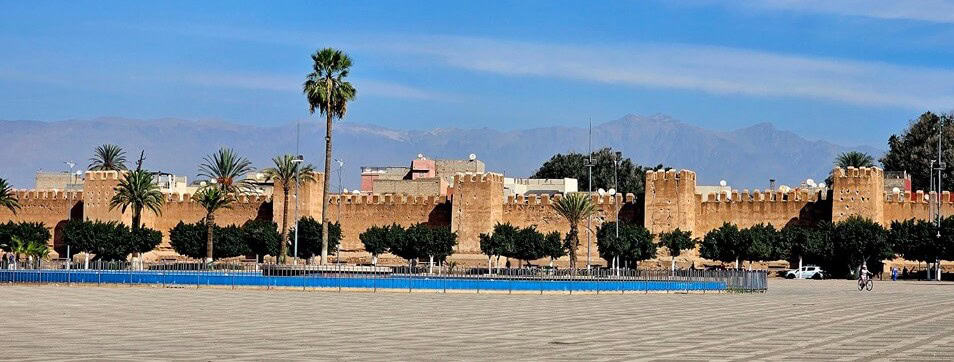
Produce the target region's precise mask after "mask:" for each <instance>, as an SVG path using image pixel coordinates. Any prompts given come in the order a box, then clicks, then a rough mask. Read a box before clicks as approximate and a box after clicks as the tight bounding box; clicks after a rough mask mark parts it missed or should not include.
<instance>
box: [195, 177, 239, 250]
mask: <svg viewBox="0 0 954 362" xmlns="http://www.w3.org/2000/svg"><path fill="white" fill-rule="evenodd" d="M192 199H193V200H195V201H196V202H198V203H199V205H202V207H203V208H205V212H206V215H205V225H206V227H207V228H208V229H207V230H206V241H205V261H206V262H207V263H211V262H212V232H213V231H214V230H215V212H216V211H218V210H220V209H231V208H232V201H233V200H234V198H233V197H232V195H231V194H229V193H227V192H226V191H224V190H222V189H221V188H218V187H204V188H202V189H201V190H199V192H197V193H196V194H195V195H193V196H192Z"/></svg>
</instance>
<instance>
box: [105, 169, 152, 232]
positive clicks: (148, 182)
mask: <svg viewBox="0 0 954 362" xmlns="http://www.w3.org/2000/svg"><path fill="white" fill-rule="evenodd" d="M113 190H114V191H115V192H116V193H115V195H113V197H112V199H110V201H109V209H110V210H113V209H115V208H119V209H120V212H123V213H125V212H126V209H127V208H132V228H133V229H139V227H140V226H142V211H143V209H149V211H152V212H153V213H154V214H156V215H161V214H162V192H160V191H159V185H157V184H156V182H155V181H154V179H153V177H152V173H150V172H148V171H146V170H141V169H136V170H135V171H130V172H127V173H126V174H125V175H123V178H122V179H120V180H119V184H117V185H116V187H115V188H114V189H113Z"/></svg>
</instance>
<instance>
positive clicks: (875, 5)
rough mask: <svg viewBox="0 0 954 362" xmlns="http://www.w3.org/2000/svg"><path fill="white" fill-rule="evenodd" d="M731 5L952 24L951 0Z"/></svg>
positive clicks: (789, 0) (783, 0) (763, 0)
mask: <svg viewBox="0 0 954 362" xmlns="http://www.w3.org/2000/svg"><path fill="white" fill-rule="evenodd" d="M731 3H732V4H733V5H735V6H750V7H760V8H770V9H782V10H795V11H805V12H814V13H827V14H836V15H848V16H862V17H869V18H878V19H904V20H916V21H928V22H934V23H954V1H951V0H753V1H732V2H731Z"/></svg>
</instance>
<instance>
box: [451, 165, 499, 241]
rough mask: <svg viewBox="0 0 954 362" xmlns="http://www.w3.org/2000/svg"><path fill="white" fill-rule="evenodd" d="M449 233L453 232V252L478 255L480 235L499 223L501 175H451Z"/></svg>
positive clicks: (491, 229) (490, 230) (488, 231)
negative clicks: (454, 235)
mask: <svg viewBox="0 0 954 362" xmlns="http://www.w3.org/2000/svg"><path fill="white" fill-rule="evenodd" d="M452 200H453V201H452V205H453V207H452V209H451V231H454V232H457V240H458V246H457V252H459V253H478V254H479V253H480V234H482V233H490V232H492V231H493V229H494V225H497V223H499V222H501V220H503V203H504V202H503V175H502V174H499V173H470V172H468V173H458V174H456V175H455V176H454V196H453V199H452Z"/></svg>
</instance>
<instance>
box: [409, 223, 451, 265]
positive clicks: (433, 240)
mask: <svg viewBox="0 0 954 362" xmlns="http://www.w3.org/2000/svg"><path fill="white" fill-rule="evenodd" d="M418 230H421V231H420V232H418ZM408 235H410V236H411V237H415V238H416V239H415V240H414V241H415V242H416V243H418V245H419V247H418V248H417V249H418V256H419V257H420V256H427V257H428V259H429V267H428V273H433V268H434V262H435V261H437V262H439V263H443V262H444V261H445V260H447V257H448V256H450V255H451V254H453V253H454V246H457V233H455V232H452V231H451V229H450V226H430V225H427V224H423V223H421V224H416V225H413V226H411V227H410V228H409V229H408ZM422 236H423V237H425V238H424V239H423V240H422V239H420V237H422Z"/></svg>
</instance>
